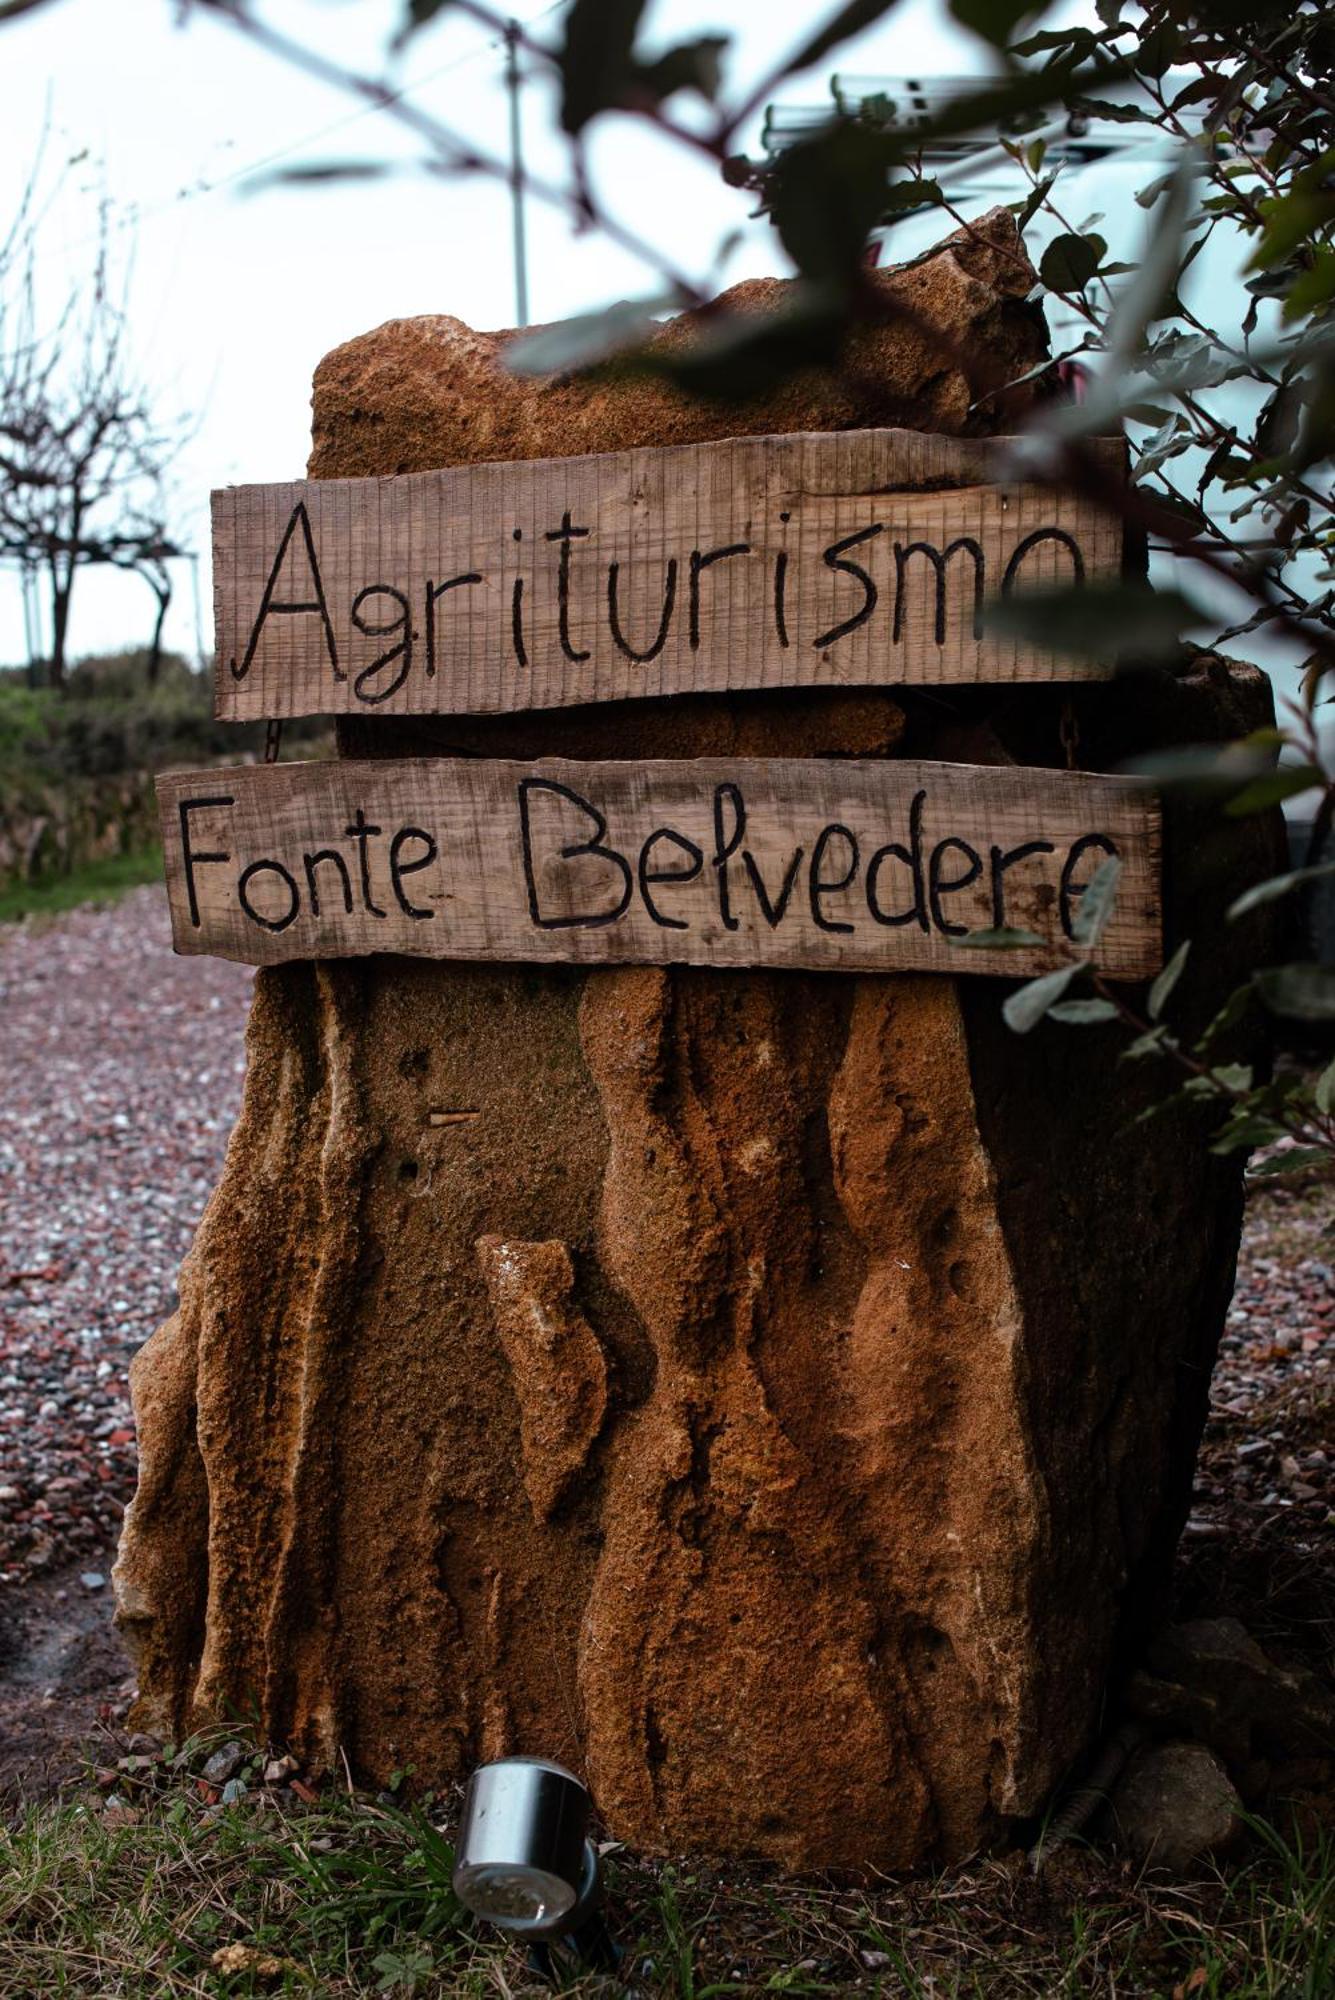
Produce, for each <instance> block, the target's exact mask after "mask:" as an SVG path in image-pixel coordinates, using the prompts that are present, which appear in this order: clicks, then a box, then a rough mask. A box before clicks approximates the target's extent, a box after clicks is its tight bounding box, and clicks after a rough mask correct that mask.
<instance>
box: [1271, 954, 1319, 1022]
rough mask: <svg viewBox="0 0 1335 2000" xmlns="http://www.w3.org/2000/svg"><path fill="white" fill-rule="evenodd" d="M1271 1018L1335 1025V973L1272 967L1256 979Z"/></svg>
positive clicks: (1307, 967)
mask: <svg viewBox="0 0 1335 2000" xmlns="http://www.w3.org/2000/svg"><path fill="white" fill-rule="evenodd" d="M1256 988H1257V991H1258V992H1259V993H1260V995H1261V998H1262V999H1263V1000H1264V1001H1265V1004H1266V1006H1267V1007H1268V1008H1269V1009H1270V1011H1271V1013H1272V1014H1281V1015H1283V1016H1284V1018H1285V1019H1286V1020H1290V1021H1335V970H1332V968H1331V967H1330V966H1328V965H1273V966H1268V967H1267V968H1266V970H1265V971H1264V972H1258V973H1257V975H1256Z"/></svg>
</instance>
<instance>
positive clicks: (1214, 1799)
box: [1112, 1743, 1243, 1872]
mask: <svg viewBox="0 0 1335 2000" xmlns="http://www.w3.org/2000/svg"><path fill="white" fill-rule="evenodd" d="M1112 1816H1113V1824H1114V1826H1115V1828H1116V1831H1117V1837H1118V1840H1119V1842H1120V1843H1121V1845H1122V1846H1123V1847H1125V1848H1126V1850H1127V1852H1128V1853H1129V1854H1131V1855H1132V1856H1133V1858H1134V1859H1135V1860H1137V1861H1140V1862H1144V1863H1147V1864H1148V1865H1149V1866H1150V1867H1153V1868H1168V1869H1172V1870H1174V1871H1179V1872H1180V1871H1181V1870H1182V1869H1184V1868H1190V1867H1191V1865H1192V1863H1193V1862H1196V1861H1203V1860H1204V1859H1205V1858H1206V1857H1207V1856H1208V1855H1214V1854H1222V1853H1224V1852H1225V1851H1226V1850H1227V1849H1228V1848H1229V1847H1231V1846H1232V1845H1233V1843H1234V1842H1235V1841H1236V1840H1237V1839H1238V1837H1239V1835H1240V1834H1241V1832H1242V1825H1243V1821H1242V1800H1241V1799H1240V1798H1239V1797H1238V1794H1237V1792H1236V1790H1235V1789H1234V1786H1233V1783H1232V1780H1231V1779H1230V1778H1229V1775H1228V1772H1227V1771H1226V1770H1225V1769H1224V1767H1223V1765H1222V1764H1221V1763H1220V1761H1219V1759H1218V1758H1217V1757H1216V1756H1215V1754H1214V1752H1213V1751H1212V1750H1207V1749H1206V1748H1205V1746H1204V1744H1202V1743H1160V1744H1156V1745H1155V1746H1154V1747H1153V1748H1152V1749H1148V1750H1142V1751H1140V1752H1138V1754H1137V1755H1136V1756H1135V1757H1133V1758H1132V1760H1131V1762H1130V1763H1129V1764H1128V1766H1127V1768H1126V1771H1125V1773H1124V1775H1123V1777H1122V1778H1121V1780H1120V1782H1119V1783H1118V1785H1117V1788H1116V1790H1115V1791H1114V1793H1113V1797H1112Z"/></svg>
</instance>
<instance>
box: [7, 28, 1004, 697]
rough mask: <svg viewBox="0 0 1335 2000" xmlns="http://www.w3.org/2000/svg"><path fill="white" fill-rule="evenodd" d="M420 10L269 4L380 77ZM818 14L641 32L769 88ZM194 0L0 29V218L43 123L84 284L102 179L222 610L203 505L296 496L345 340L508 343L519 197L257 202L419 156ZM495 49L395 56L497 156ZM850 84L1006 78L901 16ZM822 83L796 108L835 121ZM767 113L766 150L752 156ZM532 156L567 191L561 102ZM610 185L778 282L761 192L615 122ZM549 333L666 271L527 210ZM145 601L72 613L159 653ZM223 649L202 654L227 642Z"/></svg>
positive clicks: (115, 587)
mask: <svg viewBox="0 0 1335 2000" xmlns="http://www.w3.org/2000/svg"><path fill="white" fill-rule="evenodd" d="M404 4H405V0H272V4H270V6H269V7H268V9H267V18H269V19H270V20H272V21H274V22H275V23H277V24H279V25H281V26H282V27H283V28H284V29H286V30H287V31H288V32H290V33H291V34H293V35H294V36H296V37H298V38H300V39H302V40H304V41H307V42H315V43H317V44H319V45H320V46H322V47H323V48H325V49H326V50H327V51H329V52H331V53H334V54H337V55H338V56H340V57H342V58H343V59H345V60H346V61H349V62H352V63H359V64H362V65H365V66H366V67H367V68H370V69H374V70H378V69H379V68H380V66H381V62H382V54H383V50H384V48H385V45H386V43H387V41H388V39H389V36H390V34H391V33H392V30H393V28H394V27H395V26H396V25H397V23H398V21H399V19H400V17H401V13H402V11H403V7H404ZM517 11H518V12H519V15H520V18H521V19H526V20H529V21H533V22H535V23H536V24H537V25H536V29H535V32H536V33H538V34H539V35H547V36H551V35H552V34H554V32H555V29H556V26H557V21H556V16H557V14H558V12H559V7H553V6H550V5H548V4H546V0H544V4H543V5H541V6H539V5H538V4H536V0H525V4H521V5H519V6H518V8H517ZM826 11H827V9H826V7H824V6H821V7H817V6H813V5H812V4H811V0H715V4H713V5H711V4H709V3H708V0H658V4H657V5H656V6H653V7H652V8H651V10H650V14H649V40H650V42H651V44H653V43H667V42H670V41H672V40H675V39H677V38H679V37H682V36H686V35H689V34H691V33H698V32H701V31H702V30H708V29H719V28H722V29H723V30H725V31H726V32H728V33H729V34H730V35H731V37H732V41H733V49H732V56H731V69H730V74H731V75H732V77H734V78H735V79H740V80H741V81H742V82H743V83H745V82H746V81H748V80H755V79H758V78H760V77H761V76H763V75H764V74H765V73H766V72H767V71H768V69H769V68H770V66H771V65H772V64H773V63H774V62H775V60H776V58H777V57H778V56H779V55H781V54H782V52H783V51H784V50H785V49H787V48H789V47H791V46H794V45H795V44H796V43H797V42H798V41H799V40H800V39H801V38H802V36H803V35H804V34H805V33H807V32H809V31H810V27H811V24H812V22H813V21H815V20H817V19H820V18H823V16H824V14H825V12H826ZM179 12H180V10H179V9H178V7H177V5H176V4H175V0H56V4H54V5H51V6H49V7H46V8H41V9H39V10H38V11H37V12H36V13H35V14H33V15H32V16H30V17H24V18H21V19H20V20H19V21H18V22H17V23H16V24H15V25H13V26H10V27H6V28H4V29H3V30H0V64H2V66H0V78H2V79H3V81H2V82H0V92H2V93H3V106H4V113H5V116H4V120H3V131H4V134H5V137H4V141H3V155H2V157H0V176H2V178H0V216H4V215H7V214H8V213H9V212H11V211H12V208H13V204H14V202H15V201H16V199H17V197H18V194H19V191H20V189H21V188H22V186H23V183H24V180H25V178H26V176H27V174H28V172H29V169H30V165H31V162H32V159H33V157H34V155H35V153H36V150H37V147H38V144H39V141H40V138H41V134H42V130H43V127H44V125H46V124H49V127H50V136H49V139H48V146H47V151H48V160H49V162H50V165H51V167H52V169H54V168H55V167H57V166H58V165H59V164H60V163H61V162H62V161H63V160H65V159H66V158H67V157H69V156H72V155H76V154H81V153H83V152H84V151H85V149H86V153H87V158H86V159H85V160H84V161H83V162H82V164H81V165H79V166H78V167H77V168H76V169H75V170H74V171H73V172H72V173H71V174H70V175H69V176H68V179H67V186H66V190H65V192H64V194H63V195H62V197H61V198H60V199H58V200H57V201H56V202H55V203H54V204H53V206H52V207H51V209H50V211H49V213H48V215H47V217H46V219H45V220H44V223H43V229H42V247H41V255H42V275H43V280H44V283H45V285H46V286H47V290H48V296H49V297H50V298H51V299H55V298H57V297H59V296H60V295H62V294H63V292H64V290H65V288H66V286H67V284H68V282H69V281H70V279H72V278H78V277H79V276H81V275H82V274H83V273H85V272H86V270H87V268H88V263H89V260H90V258H91V256H92V254H93V251H94V248H95V241H96V202H97V198H98V194H99V190H101V189H102V188H105V190H106V193H107V194H108V196H109V197H110V200H111V203H112V206H113V214H114V242H115V245H116V250H117V255H118V258H119V259H120V261H121V262H122V264H123V265H124V266H128V265H129V264H130V263H131V262H132V263H133V274H132V298H133V349H134V355H135V359H136V363H137V366H138V367H139V369H140V370H141V372H142V374H143V375H144V377H145V378H146V379H147V380H148V381H149V382H150V383H151V385H152V388H153V391H154V393H155V395H156V396H157V398H158V400H159V403H160V406H161V408H162V409H163V411H164V412H169V411H170V410H172V409H173V408H180V409H184V410H188V411H191V412H193V413H195V414H196V416H197V418H198V431H197V434H196V436H195V438H194V440H193V442H192V443H191V444H190V446H189V448H188V449H187V451H186V452H185V454H184V456H183V457H182V458H181V460H180V462H179V465H178V468H177V474H176V481H177V485H178V488H179V491H180V495H181V500H182V512H181V524H182V526H183V528H184V529H185V530H186V532H187V533H188V535H189V536H190V538H191V539H192V540H193V542H194V544H195V546H197V547H198V548H199V549H200V551H201V555H202V558H203V560H202V562H201V588H202V591H203V604H204V614H203V615H204V621H205V623H206V624H207V619H208V616H209V613H208V577H207V495H208V492H209V490H210V488H212V487H214V486H222V485H227V484H231V483H234V482H237V481H251V480H273V479H289V478H292V477H294V476H297V475H299V474H300V473H301V472H302V470H303V469H304V465H305V459H306V452H307V446H308V439H309V417H310V411H309V398H310V378H311V372H312V369H313V368H314V366H315V364H316V362H317V361H318V360H319V359H320V357H321V355H322V354H324V353H326V352H327V350H328V349H329V348H331V347H334V346H336V345H337V344H338V343H339V342H340V341H343V340H346V339H348V338H349V337H350V336H351V335H353V334H357V333H361V332H364V331H365V330H366V329H367V328H369V327H373V326H376V325H379V324H380V323H381V322H382V321H384V320H387V319H392V318H396V317H399V316H401V315H406V314H411V313H425V312H449V313H454V314H456V315H457V316H458V317H459V318H461V319H464V320H467V321H469V322H470V323H471V324H473V325H475V326H480V327H496V326H508V325H511V324H513V322H514V318H515V313H514V289H513V278H512V263H511V251H510V219H509V206H508V195H507V193H506V191H505V189H504V188H503V187H500V186H497V185H496V184H495V183H493V182H488V181H482V180H478V179H469V180H457V179H456V180H449V181H442V180H435V179H425V178H422V177H419V176H405V177H403V178H395V179H392V180H389V181H386V182H379V183H372V184H368V185H346V184H345V185H339V186H335V187H331V188H325V189H318V190H309V189H306V190H303V189H288V188H279V189H271V190H269V191H266V192H261V193H243V192H242V189H243V187H244V185H245V183H246V181H247V179H248V178H249V175H250V173H251V171H252V170H254V169H255V168H257V167H260V166H262V165H263V164H264V163H266V162H269V163H273V164H282V165H284V166H289V167H290V166H293V165H296V164H298V163H300V162H303V161H307V162H310V161H315V160H322V159H328V158H330V157H338V158H359V159H376V158H379V159H383V158H386V157H399V158H402V159H404V160H409V159H411V158H412V157H414V149H413V145H412V142H411V141H409V140H407V139H405V137H404V136H403V135H401V134H400V133H398V132H397V131H396V130H395V128H394V127H393V126H391V125H390V124H389V123H388V122H387V121H386V119H385V118H384V117H383V116H381V115H378V114H376V113H374V112H371V111H365V110H359V108H358V106H357V105H356V103H355V102H353V101H352V100H350V99H349V98H348V97H346V96H345V95H343V94H341V93H340V92H338V91H337V90H335V89H333V88H330V87H328V86H325V85H322V84H319V83H316V82H314V81H312V80H311V79H309V78H307V77H304V76H302V75H300V74H299V73H298V72H297V71H295V70H294V69H292V68H291V67H289V66H288V65H286V64H284V63H283V62H280V61H278V60H276V59H275V58H273V57H272V56H269V55H267V54H265V53H264V52H262V51H260V50H257V49H256V48H254V47H253V46H251V45H249V44H248V43H247V42H246V41H245V40H244V39H243V38H242V37H241V36H240V35H238V34H237V33H236V31H235V30H233V29H229V28H228V27H226V26H225V25H223V24H222V23H220V22H218V21H216V20H214V19H210V18H209V17H208V16H207V15H204V14H189V13H188V14H187V20H186V24H185V25H179ZM502 64H503V54H502V51H501V50H500V49H499V48H498V47H497V46H496V45H495V42H494V40H492V39H491V38H489V37H488V35H487V34H486V32H485V31H484V30H481V29H479V28H478V27H476V26H474V25H472V24H471V23H469V22H467V21H465V20H463V19H461V18H460V17H459V16H458V15H457V13H455V12H454V10H452V9H449V8H446V9H445V10H444V11H443V13H442V15H441V18H440V20H439V22H438V23H436V24H433V25H432V26H431V27H430V28H429V29H428V30H426V31H424V32H423V33H422V34H421V35H419V36H418V37H417V38H416V39H415V40H414V42H413V43H412V45H411V47H410V50H409V52H408V54H407V56H406V58H405V59H404V60H403V62H402V65H401V80H402V81H404V82H407V83H411V84H412V86H413V89H412V95H413V97H414V99H415V100H416V101H418V102H420V103H421V104H423V105H424V106H426V107H428V108H430V109H432V110H433V111H436V112H437V113H439V114H440V115H441V116H443V117H447V118H448V119H449V120H450V122H451V123H452V124H453V125H455V126H456V127H457V128H458V129H460V130H462V131H464V132H466V133H467V134H468V136H469V137H470V138H471V139H472V140H473V142H474V143H476V144H477V145H479V146H481V147H484V148H486V149H487V150H488V151H490V152H503V150H504V147H505V142H506V101H505V95H504V91H503V87H502ZM838 67H839V68H841V69H843V70H845V71H848V72H853V73H857V74H879V75H899V76H905V75H914V74H917V73H918V72H919V71H925V72H927V73H929V74H930V73H938V74H940V73H945V74H950V73H954V74H958V73H960V72H962V71H964V70H966V69H982V68H985V67H986V52H985V50H984V48H983V46H982V45H981V44H980V43H978V42H976V41H974V40H972V39H971V38H970V37H969V36H968V35H966V34H965V33H964V32H963V31H962V30H960V29H959V28H957V27H956V26H955V25H954V24H953V23H952V22H951V21H950V17H949V15H948V13H947V12H946V10H945V7H944V4H941V3H940V0H901V4H900V5H899V7H897V8H896V9H895V10H894V11H893V12H892V13H891V14H890V15H889V16H888V18H887V20H886V22H885V23H884V24H883V25H882V26H881V27H879V28H877V29H874V30H872V31H870V32H868V33H867V34H865V35H863V36H861V37H860V38H859V39H858V40H857V41H855V42H852V43H850V44H849V45H848V46H847V48H846V49H845V50H844V51H843V52H842V54H841V55H840V57H839V59H838ZM826 89H827V83H826V78H825V76H824V75H823V74H821V73H814V74H812V75H810V76H808V77H807V78H806V79H805V80H799V81H798V82H796V83H792V84H790V85H788V86H787V87H786V89H785V91H784V96H785V97H786V99H787V100H788V101H791V102H796V103H816V102H819V101H821V100H822V98H823V97H824V96H825V93H826ZM758 132H759V121H758V120H757V123H756V128H755V130H754V131H753V132H752V134H750V135H749V139H750V144H749V147H748V150H752V151H754V150H755V149H756V145H757V143H758ZM525 133H526V141H527V145H528V150H529V155H530V164H531V165H532V166H533V167H534V168H535V169H537V170H539V171H548V172H551V173H553V174H559V173H560V171H561V168H562V165H563V154H562V152H561V150H560V148H559V145H558V142H557V140H556V138H555V136H554V134H553V118H552V100H551V96H550V92H549V89H548V86H547V85H546V84H544V83H541V82H535V83H534V84H533V85H532V86H531V87H530V88H528V89H527V91H526V93H525ZM592 158H593V165H594V170H595V178H596V180H597V182H598V184H599V186H600V187H601V188H602V189H603V190H605V192H606V194H607V196H608V197H609V199H610V200H611V201H612V202H613V204H614V206H615V207H616V209H617V211H618V212H619V213H620V214H621V215H622V216H623V217H624V218H625V219H627V220H628V221H633V223H634V225H635V227H636V228H637V230H638V231H639V232H640V233H641V234H643V235H644V236H646V237H648V238H650V239H651V240H652V241H654V242H656V243H658V244H660V245H661V246H662V247H663V248H664V249H665V250H666V251H667V252H669V253H670V254H671V256H672V257H673V258H674V259H676V260H678V261H679V262H680V264H682V265H683V266H685V267H686V268H687V269H689V270H691V271H693V272H696V273H699V274H702V275H703V274H704V273H706V272H707V271H708V269H709V267H710V263H711V259H712V256H713V253H714V251H715V248H716V246H717V245H718V243H719V241H720V240H721V239H722V238H723V237H724V236H725V235H726V234H727V233H728V232H729V231H732V230H735V229H739V228H740V229H741V230H742V231H743V240H742V242H741V244H740V246H739V247H738V248H737V250H736V251H735V253H734V255H733V257H732V259H731V261H730V263H729V265H728V268H727V277H728V279H729V280H732V279H735V278H738V277H742V276H745V275H748V274H750V273H755V272H763V271H772V270H775V269H778V268H782V264H781V258H780V253H779V251H778V246H777V244H776V243H775V241H774V239H773V237H772V235H771V233H770V231H769V230H768V229H767V228H766V227H765V225H763V224H760V223H748V221H747V210H748V207H749V206H750V202H749V199H748V197H746V196H745V195H741V194H738V193H735V192H733V191H731V190H729V189H727V188H726V187H724V186H723V185H722V182H721V181H720V179H719V177H718V175H717V172H716V171H715V170H714V168H713V167H712V165H711V164H710V163H709V162H708V161H706V160H702V159H699V158H697V157H694V156H692V155H689V154H687V153H686V152H684V150H683V149H682V148H680V147H679V146H670V145H669V144H667V143H666V142H665V141H662V140H660V139H659V138H657V137H656V135H654V134H653V133H652V132H651V131H649V130H648V129H647V128H645V127H644V126H643V125H641V124H638V123H636V122H634V121H631V120H628V119H621V118H617V119H604V120H601V121H600V123H599V126H598V127H597V128H596V129H595V135H594V143H593V147H592ZM529 237H530V299H531V314H532V317H533V318H534V319H538V320H547V319H557V318H561V317H563V316H565V315H567V314H570V313H574V312H578V311H580V310H582V309H585V308H589V307H594V306H598V305H601V304H604V303H606V302H607V301H609V300H612V299H616V298H622V297H626V296H631V295H635V294H642V293H643V292H644V291H645V290H646V289H652V285H653V279H652V274H651V273H646V271H645V270H644V269H643V268H641V267H639V266H638V265H637V264H636V262H635V261H634V259H633V258H631V257H630V256H628V255H627V254H626V253H624V252H623V251H620V250H618V249H617V248H616V247H615V246H613V245H611V244H609V243H608V242H607V241H606V239H605V238H603V237H601V236H599V235H597V234H588V235H585V236H582V237H572V235H571V233H570V230H569V227H568V225H567V224H566V222H565V221H564V220H563V219H562V218H561V217H559V216H556V215H554V214H553V213H552V212H551V211H549V210H544V209H542V208H540V207H538V206H536V205H534V206H532V207H531V210H530V221H529ZM151 613H152V601H151V598H150V595H149V592H148V590H147V589H146V587H145V586H144V585H143V584H141V583H138V582H136V580H134V579H133V578H124V577H120V576H116V575H110V574H108V575H103V574H97V573H95V574H93V575H91V576H89V577H87V578H86V579H85V580H84V582H83V583H82V584H81V586H80V588H79V590H78V592H77V593H76V599H75V612H74V620H73V632H72V645H73V650H74V652H75V654H76V655H77V654H78V653H79V652H86V651H91V650H99V649H102V648H105V647H110V646H117V645H121V644H136V643H142V641H143V640H144V638H145V637H146V635H147V633H148V631H149V629H150V623H151ZM209 636H210V635H209V634H208V632H207V630H206V631H205V643H206V644H207V643H209ZM169 640H170V642H171V643H173V644H175V645H178V646H180V647H181V648H182V649H183V650H187V651H191V652H193V649H194V645H195V617H194V607H193V604H192V592H191V590H190V587H189V577H188V574H187V573H186V572H185V571H184V570H183V571H182V573H181V575H180V578H179V586H178V593H177V601H176V604H175V605H174V608H173V613H172V622H171V627H170V631H169ZM22 657H23V625H22V616H21V602H20V595H19V588H18V584H17V580H16V579H15V578H14V577H13V576H12V574H11V573H9V572H4V571H0V662H4V661H9V662H13V661H17V660H19V659H21V658H22Z"/></svg>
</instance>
